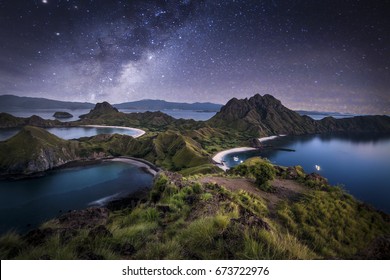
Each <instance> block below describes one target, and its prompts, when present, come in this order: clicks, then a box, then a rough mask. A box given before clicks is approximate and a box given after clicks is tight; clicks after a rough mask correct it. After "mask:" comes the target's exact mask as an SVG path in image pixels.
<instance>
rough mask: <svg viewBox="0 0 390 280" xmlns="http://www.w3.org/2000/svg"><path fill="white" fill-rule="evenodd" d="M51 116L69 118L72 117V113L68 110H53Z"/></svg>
mask: <svg viewBox="0 0 390 280" xmlns="http://www.w3.org/2000/svg"><path fill="white" fill-rule="evenodd" d="M53 117H55V118H56V119H70V118H73V115H72V114H71V113H68V112H55V113H54V115H53Z"/></svg>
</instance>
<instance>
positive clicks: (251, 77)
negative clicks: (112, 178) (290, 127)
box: [0, 0, 390, 114]
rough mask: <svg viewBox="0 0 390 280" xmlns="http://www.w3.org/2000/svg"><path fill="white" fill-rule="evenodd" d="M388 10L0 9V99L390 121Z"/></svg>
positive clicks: (43, 1) (381, 5)
mask: <svg viewBox="0 0 390 280" xmlns="http://www.w3.org/2000/svg"><path fill="white" fill-rule="evenodd" d="M389 7H390V1H388V0H360V1H359V0H321V1H313V0H258V1H255V0H253V1H244V0H242V1H241V0H226V1H218V0H198V1H194V0H175V1H173V0H149V1H146V0H145V1H140V0H127V1H125V0H122V1H115V0H112V1H107V0H28V1H27V0H23V1H21V0H13V1H5V0H4V1H2V0H0V38H1V43H0V94H14V95H19V96H31V97H45V98H51V99H57V100H66V101H88V102H101V101H103V100H106V101H109V102H111V103H120V102H125V101H134V100H140V99H164V100H168V101H179V102H197V101H199V102H215V103H221V104H224V103H226V102H227V101H228V100H229V99H230V98H232V97H237V98H244V97H249V96H252V95H254V94H255V93H260V94H262V95H263V94H272V95H274V96H275V97H276V98H278V99H280V100H281V101H282V103H283V104H284V105H286V106H287V107H289V108H292V109H305V110H320V111H337V112H348V113H358V114H390V69H389V67H390V52H389V46H390V38H389V32H390V31H389V30H390V17H389V16H388V15H387V14H386V12H385V11H386V10H388V8H389Z"/></svg>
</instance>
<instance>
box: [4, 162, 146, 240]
mask: <svg viewBox="0 0 390 280" xmlns="http://www.w3.org/2000/svg"><path fill="white" fill-rule="evenodd" d="M152 180H153V176H152V175H151V174H149V173H147V172H146V171H144V170H143V169H141V168H140V167H138V166H135V165H133V164H130V163H123V162H102V163H100V164H96V165H92V166H83V167H81V166H80V167H74V168H67V169H59V170H56V171H50V172H48V174H47V175H46V176H44V177H39V178H30V179H25V180H17V181H8V180H1V181H0V233H4V232H6V231H8V230H11V229H15V230H17V231H20V232H25V231H27V230H28V229H31V228H34V227H36V226H38V225H39V224H40V223H42V222H44V221H46V220H48V219H51V218H53V217H56V216H58V215H60V214H61V213H65V212H67V211H69V210H76V209H83V208H87V207H89V206H100V205H102V203H104V202H106V201H107V200H109V199H111V198H113V197H121V196H125V195H127V194H130V193H133V192H135V191H137V190H139V189H143V188H150V186H151V184H152Z"/></svg>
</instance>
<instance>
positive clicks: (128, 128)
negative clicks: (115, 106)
mask: <svg viewBox="0 0 390 280" xmlns="http://www.w3.org/2000/svg"><path fill="white" fill-rule="evenodd" d="M80 126H81V127H96V128H117V129H124V130H132V131H135V132H136V133H137V134H136V135H129V136H131V137H133V138H138V137H141V136H142V135H144V134H145V133H146V131H145V130H142V129H139V128H134V127H127V126H112V125H98V124H96V125H94V124H85V125H80Z"/></svg>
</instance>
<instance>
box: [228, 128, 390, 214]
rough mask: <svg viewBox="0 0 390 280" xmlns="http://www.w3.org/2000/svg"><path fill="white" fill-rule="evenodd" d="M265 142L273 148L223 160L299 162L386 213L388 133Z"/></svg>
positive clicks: (389, 160) (389, 187) (389, 191)
mask: <svg viewBox="0 0 390 280" xmlns="http://www.w3.org/2000/svg"><path fill="white" fill-rule="evenodd" d="M265 144H269V145H272V146H273V148H265V149H263V150H260V151H259V150H257V151H250V152H242V153H234V154H230V155H227V156H226V157H225V158H224V160H226V164H227V165H228V166H234V165H237V164H238V163H239V162H240V161H241V160H245V159H247V158H249V157H253V156H261V157H266V158H268V159H269V160H270V161H271V162H273V163H275V164H278V165H283V166H294V165H301V166H302V167H303V168H304V170H305V171H306V172H307V173H311V172H316V173H319V174H321V175H322V176H324V177H326V178H327V179H328V181H329V182H330V183H331V184H333V185H336V184H341V185H343V186H344V188H345V189H346V190H347V191H348V192H349V193H350V194H352V195H353V196H355V197H356V198H358V199H359V200H361V201H364V202H367V203H369V204H371V205H373V206H374V207H376V208H378V209H380V210H383V211H385V212H387V213H390V136H379V135H311V136H297V137H291V136H286V137H280V138H278V139H275V140H270V141H267V142H265ZM277 148H286V149H292V150H295V151H285V150H278V149H277ZM233 157H238V159H237V158H236V160H238V161H235V160H234V158H233ZM316 165H317V166H319V167H320V170H317V169H316V167H315V166H316Z"/></svg>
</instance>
